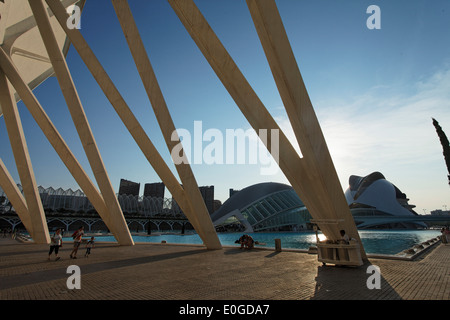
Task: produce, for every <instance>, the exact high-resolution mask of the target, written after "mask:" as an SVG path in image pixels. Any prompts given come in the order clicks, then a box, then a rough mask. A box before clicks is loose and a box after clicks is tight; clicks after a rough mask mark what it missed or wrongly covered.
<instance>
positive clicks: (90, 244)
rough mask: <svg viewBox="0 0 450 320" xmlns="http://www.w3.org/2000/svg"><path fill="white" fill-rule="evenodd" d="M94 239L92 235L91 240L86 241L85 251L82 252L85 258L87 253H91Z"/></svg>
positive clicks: (87, 255)
mask: <svg viewBox="0 0 450 320" xmlns="http://www.w3.org/2000/svg"><path fill="white" fill-rule="evenodd" d="M94 239H95V238H94V237H91V240H89V241H88V242H87V243H86V253H85V254H84V256H85V257H86V258H89V255H90V254H91V249H92V248H94V247H95V245H94Z"/></svg>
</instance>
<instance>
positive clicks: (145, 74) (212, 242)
mask: <svg viewBox="0 0 450 320" xmlns="http://www.w3.org/2000/svg"><path fill="white" fill-rule="evenodd" d="M112 4H113V6H114V9H115V11H116V14H117V17H118V19H119V22H120V25H121V26H122V30H123V33H124V35H125V38H126V40H127V43H128V47H129V48H130V51H131V54H132V56H133V59H134V62H135V64H136V67H137V69H138V71H139V75H140V76H141V80H142V83H143V84H144V88H145V90H146V92H147V95H148V97H149V100H150V102H151V105H152V107H153V110H154V112H155V115H156V118H157V120H158V123H159V126H160V128H161V131H162V133H163V136H164V139H165V141H166V144H167V147H168V148H169V151H172V150H173V148H174V147H175V146H176V145H178V144H181V142H180V140H179V139H177V140H175V139H174V140H172V134H173V133H174V132H175V131H176V128H175V125H174V122H173V120H172V117H171V115H170V112H169V109H168V107H167V104H166V101H165V99H164V96H163V94H162V92H161V89H160V87H159V84H158V81H157V79H156V75H155V72H154V71H153V67H152V65H151V63H150V59H149V57H148V54H147V51H146V49H145V47H144V43H143V42H142V39H141V36H140V34H139V30H138V28H137V26H136V22H135V20H134V18H133V14H132V12H131V10H130V7H129V5H128V1H127V0H112ZM183 154H184V152H183ZM176 169H177V172H178V175H179V176H180V179H181V183H182V184H183V188H184V190H185V192H186V195H187V197H188V201H189V202H190V203H191V206H192V208H193V212H194V215H193V217H192V219H195V221H197V224H198V225H199V227H200V229H199V230H197V232H198V233H199V234H200V235H201V236H202V240H203V241H204V243H205V244H206V246H207V247H208V248H211V249H220V248H221V247H222V246H221V244H220V241H219V238H218V236H217V233H216V231H215V228H214V225H213V223H212V221H211V217H210V215H209V213H208V210H207V208H206V205H205V202H204V200H203V198H202V195H201V193H200V190H199V188H198V184H197V181H196V179H195V177H194V174H193V172H192V169H191V166H190V164H189V163H187V161H186V163H184V162H182V163H180V164H177V165H176Z"/></svg>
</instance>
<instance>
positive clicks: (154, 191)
mask: <svg viewBox="0 0 450 320" xmlns="http://www.w3.org/2000/svg"><path fill="white" fill-rule="evenodd" d="M164 189H165V185H164V183H163V182H156V183H146V184H145V185H144V197H153V198H164Z"/></svg>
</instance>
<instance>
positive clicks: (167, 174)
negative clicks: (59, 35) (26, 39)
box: [46, 0, 213, 248]
mask: <svg viewBox="0 0 450 320" xmlns="http://www.w3.org/2000/svg"><path fill="white" fill-rule="evenodd" d="M46 2H47V4H48V5H49V7H50V8H51V10H52V11H53V13H54V14H55V16H56V18H57V19H58V22H59V23H60V25H61V27H62V28H63V29H64V31H65V32H66V34H67V36H68V37H69V39H70V41H71V43H72V45H73V47H74V48H75V49H76V50H77V52H78V54H79V55H80V57H81V59H82V60H83V62H84V63H85V65H86V66H87V68H88V69H89V71H90V72H91V74H92V75H93V77H94V78H95V80H96V81H97V83H98V85H99V86H100V88H101V89H102V91H103V93H104V94H105V96H106V98H107V99H108V100H109V102H110V103H111V105H112V107H113V108H114V110H115V111H116V113H117V114H118V116H119V117H120V119H121V120H122V122H123V123H124V125H125V127H126V128H127V130H128V131H129V132H130V134H131V135H132V137H133V139H134V140H135V141H136V144H137V145H138V146H139V148H140V149H141V151H142V153H143V154H144V156H145V157H146V158H147V160H148V162H149V163H150V164H151V166H152V167H153V168H154V169H155V171H156V173H157V174H158V176H159V177H160V178H161V180H162V181H163V182H164V184H165V185H166V187H167V189H168V190H169V191H170V193H171V194H172V196H173V198H174V199H175V200H176V201H177V204H178V205H179V206H180V208H181V209H182V210H183V212H184V213H185V214H186V216H187V218H188V219H189V221H190V222H191V224H192V226H193V227H194V228H195V230H200V232H201V228H200V226H199V224H198V222H197V221H196V220H195V219H194V211H193V209H192V207H191V205H190V202H189V201H188V199H187V196H186V193H185V190H184V189H183V188H182V187H181V185H180V183H179V182H178V180H177V179H176V177H175V176H174V175H173V173H172V171H171V170H170V168H169V167H168V166H167V164H166V163H165V161H164V159H163V158H162V157H161V155H160V154H159V152H158V150H157V149H156V148H155V146H154V145H153V143H152V142H151V140H150V139H149V138H148V136H147V134H146V133H145V131H144V129H143V128H142V126H141V124H140V123H139V121H138V120H137V119H136V117H135V116H134V114H133V112H132V111H131V110H130V108H129V106H128V105H127V103H126V102H125V100H124V99H123V97H122V96H121V94H120V92H119V91H118V90H117V88H116V86H115V85H114V83H113V82H112V80H111V78H110V77H109V76H108V74H107V73H106V71H105V70H104V68H103V66H102V65H101V64H100V62H99V61H98V59H97V57H96V56H95V54H94V53H93V51H92V49H91V48H90V46H89V45H88V44H87V42H86V40H85V39H84V37H83V36H82V34H81V33H80V31H79V30H77V29H68V28H67V25H66V21H67V18H68V15H67V13H66V11H65V9H64V7H63V6H62V5H61V3H60V2H59V1H58V0H46ZM199 234H200V233H199ZM211 248H213V247H211Z"/></svg>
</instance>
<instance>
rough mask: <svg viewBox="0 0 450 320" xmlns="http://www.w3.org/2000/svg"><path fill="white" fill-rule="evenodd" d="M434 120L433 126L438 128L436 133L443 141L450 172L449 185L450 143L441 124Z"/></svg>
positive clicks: (449, 166)
mask: <svg viewBox="0 0 450 320" xmlns="http://www.w3.org/2000/svg"><path fill="white" fill-rule="evenodd" d="M432 119H433V125H434V127H435V128H436V132H437V134H438V136H439V140H440V141H441V145H442V149H443V150H444V152H443V153H444V159H445V164H446V165H447V171H448V173H449V174H448V175H447V178H448V183H449V184H450V143H449V141H448V139H447V136H446V135H445V132H444V131H443V130H442V128H441V126H440V125H439V122H437V121H436V119H434V118H432Z"/></svg>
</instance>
